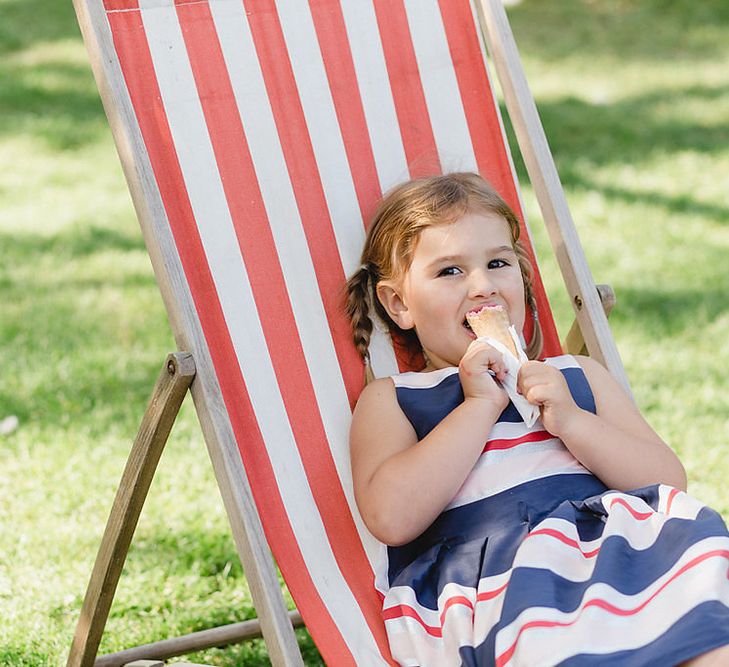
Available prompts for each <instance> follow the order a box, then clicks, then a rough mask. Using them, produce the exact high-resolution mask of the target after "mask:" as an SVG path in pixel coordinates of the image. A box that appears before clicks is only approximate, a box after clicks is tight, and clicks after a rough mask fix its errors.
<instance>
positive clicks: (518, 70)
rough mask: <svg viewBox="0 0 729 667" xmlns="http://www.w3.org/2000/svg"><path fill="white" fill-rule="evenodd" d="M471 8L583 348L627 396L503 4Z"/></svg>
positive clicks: (480, 2) (492, 0)
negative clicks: (531, 186) (480, 28)
mask: <svg viewBox="0 0 729 667" xmlns="http://www.w3.org/2000/svg"><path fill="white" fill-rule="evenodd" d="M476 6H477V9H478V14H479V20H480V22H481V26H482V30H483V32H484V35H485V37H486V47H487V49H488V51H489V53H490V55H491V58H492V60H493V63H494V66H495V68H496V72H497V74H498V77H499V82H500V84H501V89H502V91H503V94H504V101H505V102H506V107H507V110H508V112H509V118H510V119H511V121H512V124H513V126H514V131H515V133H516V137H517V140H518V142H519V148H520V149H521V153H522V155H523V157H524V162H525V164H526V167H527V171H528V172H529V178H530V180H531V182H532V185H533V187H534V192H535V194H536V196H537V200H538V202H539V206H540V208H541V210H542V215H543V216H544V222H545V225H546V227H547V231H548V232H549V237H550V240H551V242H552V247H553V249H554V253H555V256H556V258H557V261H558V263H559V267H560V270H561V271H562V276H563V278H564V281H565V284H566V286H567V290H568V293H569V295H570V301H571V302H572V307H573V309H574V311H575V315H576V317H577V321H578V322H579V325H580V330H581V331H582V334H583V335H584V338H585V342H586V344H587V349H588V350H589V352H590V355H591V356H592V357H594V358H595V359H597V360H598V361H600V362H601V363H602V364H604V365H605V366H606V368H607V369H608V370H609V371H610V372H611V373H612V374H613V376H614V377H615V378H616V380H618V382H620V384H621V385H622V386H623V387H624V388H625V389H626V391H628V392H630V386H629V383H628V377H627V375H626V373H625V369H624V367H623V363H622V361H621V359H620V355H619V353H618V349H617V347H616V345H615V341H614V340H613V337H612V334H611V332H610V327H609V326H608V323H607V318H606V317H605V313H604V312H603V309H602V306H601V304H600V300H599V298H598V295H597V292H596V290H595V283H594V280H593V278H592V274H591V273H590V269H589V267H588V265H587V260H586V258H585V254H584V251H583V250H582V245H581V244H580V241H579V238H578V236H577V230H576V229H575V225H574V222H573V220H572V216H571V214H570V211H569V208H568V206H567V200H566V198H565V195H564V191H563V189H562V184H561V183H560V180H559V176H558V175H557V169H556V167H555V164H554V159H553V158H552V154H551V152H550V150H549V146H548V144H547V139H546V137H545V135H544V129H543V128H542V124H541V121H540V120H539V114H538V113H537V108H536V105H535V103H534V99H533V98H532V95H531V92H530V91H529V86H528V84H527V81H526V76H525V75H524V70H523V68H522V65H521V61H520V59H519V53H518V51H517V48H516V44H515V42H514V37H513V35H512V33H511V28H510V27H509V21H508V19H507V16H506V12H505V11H504V7H503V4H502V0H477V2H476Z"/></svg>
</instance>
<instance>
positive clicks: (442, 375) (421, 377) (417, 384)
mask: <svg viewBox="0 0 729 667" xmlns="http://www.w3.org/2000/svg"><path fill="white" fill-rule="evenodd" d="M455 373H458V368H457V367H456V366H449V367H447V368H439V369H438V370H435V371H429V372H427V373H399V374H398V375H395V376H394V377H393V378H392V381H393V382H394V383H395V386H396V387H402V388H403V389H432V388H433V387H437V386H438V385H439V384H440V383H441V382H443V380H445V379H446V378H448V377H450V376H451V375H453V374H455Z"/></svg>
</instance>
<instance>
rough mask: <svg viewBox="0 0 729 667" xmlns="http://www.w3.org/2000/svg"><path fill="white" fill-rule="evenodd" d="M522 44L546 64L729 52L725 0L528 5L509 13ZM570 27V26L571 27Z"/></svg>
mask: <svg viewBox="0 0 729 667" xmlns="http://www.w3.org/2000/svg"><path fill="white" fill-rule="evenodd" d="M509 17H510V21H511V23H512V26H513V29H514V33H515V35H516V40H517V44H519V45H522V48H527V49H528V53H529V55H530V57H533V58H535V59H539V60H541V61H542V62H549V61H555V60H561V59H569V58H575V56H578V57H581V58H585V59H595V58H604V57H606V56H607V57H611V58H614V59H616V60H622V61H625V62H632V63H636V62H641V61H642V62H646V63H648V62H663V61H665V60H670V59H672V58H680V59H681V60H682V61H684V62H686V61H690V60H703V59H706V58H714V57H717V56H719V55H721V54H725V53H726V38H725V37H724V36H723V34H724V26H726V25H727V23H729V3H727V2H726V1H725V0H705V1H702V2H696V1H695V0H621V1H620V2H618V1H615V0H609V1H595V0H572V1H570V2H539V1H538V0H536V1H524V2H521V3H520V4H518V5H516V6H515V7H512V8H510V9H509ZM565 26H569V27H568V29H565Z"/></svg>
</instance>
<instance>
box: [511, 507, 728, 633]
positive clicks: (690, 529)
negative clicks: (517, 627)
mask: <svg viewBox="0 0 729 667" xmlns="http://www.w3.org/2000/svg"><path fill="white" fill-rule="evenodd" d="M725 534H726V533H725V529H724V526H723V522H722V520H721V518H720V517H718V515H717V517H716V518H715V519H714V520H713V521H706V522H698V521H695V522H692V521H690V520H688V519H669V520H668V521H667V522H666V523H665V524H664V526H663V528H662V530H661V532H660V533H659V535H658V537H657V539H656V541H655V543H654V544H653V545H651V546H650V547H649V548H648V549H644V550H636V549H633V548H632V547H631V546H630V544H628V541H627V540H626V539H625V538H624V537H623V536H622V535H620V536H618V535H611V536H610V537H609V538H607V539H606V540H605V542H604V543H603V545H602V548H601V549H600V551H599V553H598V555H597V556H596V557H595V558H594V571H593V573H592V575H591V577H590V578H589V580H587V581H582V582H575V581H570V580H569V579H565V578H563V577H561V576H559V575H558V574H556V573H554V572H552V571H551V570H547V569H544V568H526V567H518V568H514V570H513V571H512V574H511V579H510V581H509V604H508V605H505V606H504V609H503V612H502V615H501V620H502V622H503V623H504V624H509V623H511V622H512V621H514V620H515V619H516V618H517V616H518V615H519V614H520V613H522V611H524V609H527V608H529V607H542V606H544V607H551V608H553V609H557V610H559V611H562V612H565V613H569V612H572V611H574V610H575V609H577V608H578V607H579V606H580V604H581V603H582V602H583V600H584V597H585V593H586V591H587V589H588V588H589V587H590V586H592V585H593V584H598V583H605V584H608V585H609V586H611V587H612V588H614V589H615V590H617V591H619V592H620V593H624V594H625V595H635V594H637V593H640V591H642V590H644V589H645V588H647V587H648V586H650V585H651V584H653V582H654V581H655V580H656V579H658V578H659V577H661V576H663V575H664V574H666V572H668V571H669V570H670V569H671V568H672V567H674V566H675V564H676V562H677V561H678V560H679V559H680V558H681V556H682V555H683V553H684V552H685V551H686V549H688V548H689V547H690V546H692V545H693V544H696V543H697V542H699V541H701V540H703V539H705V538H707V537H714V536H717V535H718V536H721V535H725ZM724 563H725V566H726V561H724ZM670 585H674V586H675V585H679V586H680V585H681V583H680V580H679V581H677V582H676V583H675V584H669V586H670ZM659 604H660V602H659Z"/></svg>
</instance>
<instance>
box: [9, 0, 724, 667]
mask: <svg viewBox="0 0 729 667" xmlns="http://www.w3.org/2000/svg"><path fill="white" fill-rule="evenodd" d="M509 13H510V16H511V19H512V23H513V27H514V31H515V35H516V38H517V42H518V44H519V47H520V51H521V54H522V57H523V59H524V64H525V67H526V70H527V75H528V78H529V81H530V83H531V86H532V91H533V93H534V95H535V97H536V99H537V104H538V108H539V111H540V114H541V116H542V119H543V122H544V125H545V130H546V134H547V137H548V139H549V141H550V145H551V148H552V151H553V154H554V156H555V159H556V161H557V166H558V169H559V172H560V174H561V176H562V179H563V183H564V186H565V189H566V191H567V197H568V201H569V203H570V207H571V210H572V214H573V217H574V219H575V222H576V224H577V227H578V230H579V233H580V237H581V239H582V242H583V245H584V247H585V251H586V253H587V256H588V260H589V262H590V265H591V267H592V270H593V274H594V276H595V278H596V280H597V281H598V282H605V283H609V284H611V285H612V286H613V288H614V289H615V291H616V293H617V296H618V306H617V308H616V310H615V311H614V313H613V315H612V316H611V322H612V325H613V331H614V334H615V337H616V340H617V342H618V347H619V349H620V351H621V354H622V356H623V360H624V362H625V365H626V368H627V371H628V375H629V377H630V379H631V383H632V386H633V391H634V394H635V396H636V400H637V401H638V403H639V405H640V407H641V408H642V410H643V412H644V414H645V415H646V417H647V418H648V420H649V421H650V422H651V423H652V424H653V426H654V427H655V428H656V430H657V431H658V432H659V433H660V434H661V435H662V436H663V437H664V438H665V439H666V440H667V441H668V442H669V443H670V444H671V446H672V447H674V449H675V450H676V451H677V453H678V454H679V455H680V457H681V459H682V460H683V462H684V464H685V466H686V468H687V470H688V474H689V485H690V490H691V491H692V493H693V494H694V495H695V496H697V497H698V498H700V499H701V500H703V501H705V502H706V503H708V504H710V505H712V506H713V507H715V508H716V509H718V510H719V511H720V512H722V514H723V515H724V517H725V518H729V485H727V484H726V481H725V480H726V479H727V478H729V379H727V373H726V369H727V368H729V344H727V342H726V341H727V340H728V339H729V306H727V303H728V302H729V299H728V296H729V261H728V260H729V120H728V119H729V74H728V72H729V4H727V3H726V2H725V0H704V1H703V2H701V3H696V2H694V1H693V0H642V1H638V0H601V1H599V2H598V1H597V0H550V2H544V1H543V0H523V2H521V3H520V4H517V5H515V6H513V7H510V9H509ZM0 17H1V20H0V420H2V419H3V417H5V416H7V415H16V416H17V417H18V419H19V427H18V428H17V430H15V431H14V432H13V433H11V434H9V435H6V436H0V470H1V471H2V472H1V473H0V533H1V534H2V540H1V541H0V615H1V616H2V619H3V622H2V623H1V624H0V664H3V665H18V666H20V665H23V666H36V665H59V664H62V663H63V662H64V660H65V655H66V653H67V651H68V647H69V645H70V641H71V637H72V634H73V630H74V627H75V623H76V620H77V616H78V611H79V608H80V605H81V600H82V596H83V593H84V591H85V587H86V583H87V580H88V575H89V572H90V570H91V567H92V563H93V559H94V557H95V554H96V550H97V548H98V544H99V540H100V536H101V532H102V529H103V526H104V523H105V521H106V518H107V515H108V511H109V508H110V506H111V502H112V499H113V495H114V491H115V488H116V484H117V482H118V479H119V477H120V475H121V472H122V469H123V467H124V463H125V461H126V457H127V454H128V451H129V447H130V444H131V441H132V439H133V437H134V435H135V433H136V430H137V428H138V425H139V420H140V418H141V415H142V414H143V412H144V409H145V407H146V401H147V399H148V396H149V393H150V391H151V388H152V385H153V383H154V380H155V378H156V375H157V373H158V371H159V369H160V367H161V365H162V362H163V360H164V358H165V356H166V354H167V353H168V352H169V351H172V350H173V349H174V343H173V339H172V336H171V334H170V331H169V326H168V324H167V319H166V314H165V312H164V308H163V304H162V300H161V297H160V295H159V291H158V289H157V286H156V283H155V281H154V277H153V274H152V269H151V265H150V262H149V259H148V257H147V254H146V251H145V248H144V243H143V241H142V237H141V233H140V231H139V227H138V224H137V222H136V218H135V215H134V212H133V209H132V206H131V200H130V197H129V195H128V192H127V188H126V184H125V181H124V178H123V175H122V172H121V168H120V166H119V162H118V158H117V155H116V151H115V149H114V146H113V142H112V139H111V134H110V132H109V129H108V124H107V121H106V118H105V116H104V113H103V110H102V108H101V104H100V101H99V98H98V93H97V89H96V86H95V83H94V81H93V78H92V76H91V71H90V67H89V65H88V59H87V55H86V51H85V49H84V46H83V44H82V42H81V38H80V34H79V31H78V28H77V25H76V21H75V16H74V13H73V9H72V7H71V4H70V2H68V1H66V2H49V1H47V0H46V1H44V0H0ZM517 163H518V164H517V167H518V169H519V173H520V178H521V180H522V182H524V183H525V187H524V196H525V201H526V208H527V213H528V217H529V221H530V225H531V227H532V228H533V230H534V232H535V235H536V238H537V248H538V254H539V256H540V258H541V259H542V272H543V275H544V278H545V281H546V283H547V285H548V288H549V290H550V294H551V297H552V300H553V305H554V310H555V314H556V317H557V321H558V325H559V328H560V330H561V332H562V333H563V334H564V333H566V331H567V328H568V327H569V324H570V322H571V313H570V306H569V304H568V302H567V298H566V295H565V293H564V290H563V288H562V287H561V285H560V281H559V278H558V271H557V268H556V266H555V264H554V262H553V261H551V260H550V257H549V248H548V241H547V240H546V235H545V234H544V232H543V230H542V229H541V222H540V219H539V213H538V210H537V207H536V204H535V203H534V200H533V197H532V194H531V190H530V188H529V187H528V184H527V178H526V174H525V171H524V169H523V167H522V165H521V163H519V161H518V160H517ZM254 615H255V612H254V610H253V608H252V605H251V602H250V595H249V592H248V589H247V586H246V584H245V579H244V577H243V573H242V569H241V566H240V563H239V562H238V559H237V555H236V551H235V547H234V545H233V541H232V538H231V537H230V535H229V530H228V526H227V519H226V517H225V514H224V511H223V507H222V502H221V499H220V494H219V492H218V490H217V485H216V483H215V480H214V477H213V475H212V470H211V466H210V464H209V461H208V457H207V453H206V449H205V445H204V443H203V441H202V438H201V434H200V429H199V426H198V424H197V420H196V416H195V413H194V409H193V407H192V404H191V402H190V401H186V402H185V404H184V406H183V410H182V414H181V416H180V418H179V419H178V422H177V423H176V425H175V427H174V429H173V432H172V436H171V439H170V442H169V444H168V446H167V450H166V451H165V453H164V454H163V456H162V460H161V462H160V466H159V471H158V474H157V476H156V478H155V480H154V482H153V484H152V489H151V491H150V496H149V499H148V501H147V504H146V506H145V510H144V512H143V515H142V518H141V520H140V524H139V527H138V529H137V534H136V537H135V541H134V543H133V545H132V550H131V552H130V556H129V559H128V562H127V565H126V567H125V571H124V575H123V577H122V581H121V584H120V587H119V591H118V593H117V596H116V599H115V602H114V605H113V607H112V611H111V617H110V620H109V624H108V629H107V633H106V634H105V636H104V639H103V641H102V646H101V650H102V652H110V651H115V650H120V649H122V648H125V647H127V646H129V645H133V644H137V643H144V642H148V641H155V640H158V639H161V638H165V637H167V636H172V635H174V634H181V633H185V632H191V631H194V630H198V629H203V628H206V627H211V626H212V625H214V624H221V623H228V622H235V621H239V620H244V619H246V618H249V617H251V616H254ZM299 638H300V641H301V644H302V646H303V649H304V651H305V656H306V662H307V664H312V665H313V664H319V661H318V657H317V652H316V649H315V648H314V647H313V645H312V643H311V641H310V639H309V638H308V636H307V635H306V633H305V631H300V633H299ZM190 659H191V660H197V661H198V662H206V661H207V662H211V663H214V664H219V665H240V664H246V665H265V664H268V661H267V658H266V653H265V647H263V645H262V643H261V642H253V643H251V644H248V645H245V646H237V647H230V648H227V649H217V650H211V651H206V652H204V653H200V654H196V655H194V656H190Z"/></svg>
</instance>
